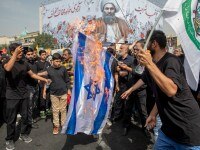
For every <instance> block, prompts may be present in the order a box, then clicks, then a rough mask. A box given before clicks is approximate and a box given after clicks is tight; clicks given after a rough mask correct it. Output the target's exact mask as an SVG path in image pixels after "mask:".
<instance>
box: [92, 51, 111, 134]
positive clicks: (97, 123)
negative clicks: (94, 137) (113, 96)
mask: <svg viewBox="0 0 200 150" xmlns="http://www.w3.org/2000/svg"><path fill="white" fill-rule="evenodd" d="M110 58H111V54H110V53H108V52H106V59H105V63H104V71H105V87H104V94H103V98H102V101H101V105H100V107H99V112H98V115H97V117H96V119H95V121H94V128H93V131H92V134H97V132H98V130H99V128H100V127H101V124H102V122H103V121H104V119H105V115H106V112H107V109H108V105H107V100H106V97H107V96H106V93H105V89H106V88H107V89H108V90H109V89H110V82H111V81H110V79H111V70H110V68H109V61H110Z"/></svg>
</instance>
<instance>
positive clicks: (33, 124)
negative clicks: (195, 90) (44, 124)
mask: <svg viewBox="0 0 200 150" xmlns="http://www.w3.org/2000/svg"><path fill="white" fill-rule="evenodd" d="M31 128H33V129H38V128H39V125H38V124H36V123H32V124H31Z"/></svg>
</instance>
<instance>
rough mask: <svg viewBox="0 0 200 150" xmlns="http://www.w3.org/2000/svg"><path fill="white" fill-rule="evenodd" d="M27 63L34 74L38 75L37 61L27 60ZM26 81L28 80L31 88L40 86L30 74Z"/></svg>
mask: <svg viewBox="0 0 200 150" xmlns="http://www.w3.org/2000/svg"><path fill="white" fill-rule="evenodd" d="M26 62H27V63H28V65H29V67H30V69H31V70H32V71H33V73H37V66H36V63H35V61H28V60H26ZM26 80H27V85H29V86H32V87H36V86H37V84H38V82H37V80H35V79H33V78H31V77H30V76H29V75H28V74H27V78H26Z"/></svg>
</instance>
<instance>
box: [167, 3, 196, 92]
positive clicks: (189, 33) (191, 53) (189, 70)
mask: <svg viewBox="0 0 200 150" xmlns="http://www.w3.org/2000/svg"><path fill="white" fill-rule="evenodd" d="M170 5H171V6H170ZM174 6H176V9H177V8H178V9H177V10H178V12H177V13H174V12H172V11H171V10H172V9H168V8H174ZM163 9H164V10H165V12H164V19H165V20H166V21H167V22H168V23H169V24H170V25H171V26H172V28H173V29H174V31H175V32H176V34H177V36H178V38H179V39H180V42H181V46H182V47H183V51H184V53H185V58H186V60H185V64H184V67H185V73H186V79H187V82H188V84H189V86H190V87H191V88H192V89H193V90H197V87H198V82H199V72H200V0H183V1H180V0H177V2H176V3H175V1H174V0H168V5H167V7H164V8H163Z"/></svg>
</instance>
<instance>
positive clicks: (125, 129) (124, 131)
mask: <svg viewBox="0 0 200 150" xmlns="http://www.w3.org/2000/svg"><path fill="white" fill-rule="evenodd" d="M127 134H128V128H124V129H123V134H122V135H123V136H126V135H127Z"/></svg>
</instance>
